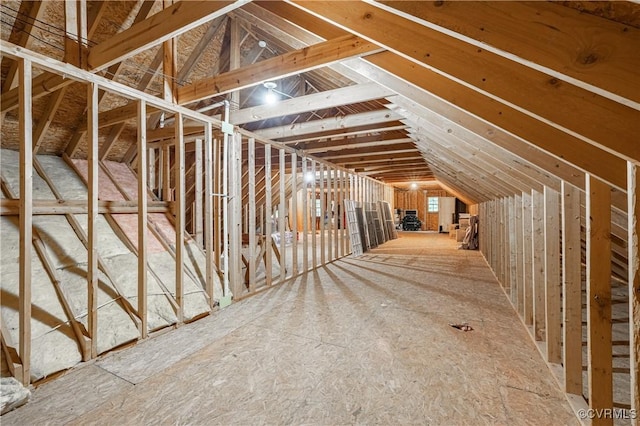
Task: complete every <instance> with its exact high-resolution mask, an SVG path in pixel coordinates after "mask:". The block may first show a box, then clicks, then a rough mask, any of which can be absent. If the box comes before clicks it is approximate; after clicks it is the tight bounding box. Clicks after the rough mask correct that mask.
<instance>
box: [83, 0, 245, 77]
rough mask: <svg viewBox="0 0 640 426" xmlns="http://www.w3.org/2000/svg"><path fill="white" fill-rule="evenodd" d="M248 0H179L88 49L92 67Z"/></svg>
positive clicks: (160, 40)
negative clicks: (195, 0)
mask: <svg viewBox="0 0 640 426" xmlns="http://www.w3.org/2000/svg"><path fill="white" fill-rule="evenodd" d="M244 3H246V0H238V1H234V2H228V1H200V2H197V3H195V2H177V3H175V4H174V5H172V6H170V7H167V8H166V9H163V10H162V11H160V12H158V13H156V14H155V15H153V16H151V17H149V18H147V19H145V20H144V21H141V22H139V23H137V24H135V25H132V26H131V27H130V28H129V29H127V30H125V31H122V32H120V33H118V34H116V35H114V36H113V37H111V38H109V39H108V40H106V41H104V42H102V43H100V44H98V45H96V46H94V47H92V48H91V49H90V50H89V56H88V62H89V68H90V69H92V70H94V71H98V70H100V69H104V68H106V67H108V66H110V65H112V64H115V63H117V62H121V61H123V60H124V59H127V58H130V57H131V56H134V55H136V54H138V53H140V52H142V51H144V50H146V49H149V48H151V47H153V46H157V45H159V44H160V43H163V42H165V41H167V40H169V39H171V38H173V37H176V36H178V35H180V34H183V33H185V32H187V31H189V30H191V29H193V28H195V27H197V26H199V25H202V24H204V23H205V22H207V21H210V20H212V19H215V18H217V17H218V16H222V15H224V14H226V13H227V12H229V11H231V10H233V9H235V8H237V7H240V6H242V5H243V4H244Z"/></svg>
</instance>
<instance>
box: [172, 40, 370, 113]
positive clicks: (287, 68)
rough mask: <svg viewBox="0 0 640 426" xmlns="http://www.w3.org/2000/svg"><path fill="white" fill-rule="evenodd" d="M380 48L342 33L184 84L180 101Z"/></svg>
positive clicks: (180, 90)
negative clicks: (307, 45) (338, 35)
mask: <svg viewBox="0 0 640 426" xmlns="http://www.w3.org/2000/svg"><path fill="white" fill-rule="evenodd" d="M379 51H380V48H379V47H378V46H377V45H375V44H373V43H370V42H367V41H365V40H362V39H360V38H359V37H355V36H352V35H343V36H341V37H337V38H335V39H333V40H329V41H326V42H322V43H318V44H315V45H313V46H309V47H306V48H304V49H300V50H295V51H293V52H287V53H284V54H282V55H280V56H276V57H273V58H269V59H265V60H263V61H260V62H257V63H255V64H253V65H248V66H245V67H241V68H238V69H234V70H230V71H229V72H226V73H223V74H220V75H217V76H215V77H210V78H207V79H204V80H200V81H197V82H195V83H193V84H190V85H187V86H183V87H181V88H179V90H178V102H179V103H180V104H182V105H184V104H188V103H191V102H195V101H198V100H202V99H206V98H209V97H212V96H215V95H221V94H225V93H229V92H233V91H236V90H240V89H244V88H246V87H250V86H254V85H256V84H259V83H262V82H264V81H267V80H272V79H280V78H284V77H287V76H290V75H293V74H297V73H300V72H305V71H309V70H312V69H314V68H319V67H322V66H326V65H328V64H331V63H333V62H337V61H340V60H344V59H347V58H352V57H358V56H363V55H367V54H371V53H374V52H379Z"/></svg>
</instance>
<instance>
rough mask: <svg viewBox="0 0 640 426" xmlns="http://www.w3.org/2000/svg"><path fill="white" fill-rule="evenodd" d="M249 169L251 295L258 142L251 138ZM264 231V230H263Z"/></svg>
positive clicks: (252, 288) (253, 282)
mask: <svg viewBox="0 0 640 426" xmlns="http://www.w3.org/2000/svg"><path fill="white" fill-rule="evenodd" d="M247 151H248V162H249V165H248V169H249V213H248V214H249V229H248V230H247V232H248V233H249V254H248V256H249V266H247V267H248V268H249V274H248V276H249V282H248V285H249V293H253V292H254V291H255V286H256V263H257V262H259V261H260V259H256V254H257V252H258V250H257V248H256V140H255V139H254V138H249V142H248V150H247ZM262 231H264V230H262Z"/></svg>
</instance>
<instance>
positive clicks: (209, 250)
mask: <svg viewBox="0 0 640 426" xmlns="http://www.w3.org/2000/svg"><path fill="white" fill-rule="evenodd" d="M214 152H215V151H214V149H213V135H212V128H211V123H205V125H204V217H205V220H204V252H205V256H206V262H207V265H206V274H207V275H206V291H207V295H208V296H209V307H210V308H211V309H213V307H214V306H215V296H216V294H215V292H214V284H213V283H214V276H215V273H216V271H215V266H216V263H215V261H214V256H215V252H216V251H217V250H216V249H215V248H214V239H213V235H214V221H215V215H214V209H213V191H214V184H213V183H214V182H213V176H214V173H215V174H216V175H217V174H218V171H219V169H214V160H213V155H214Z"/></svg>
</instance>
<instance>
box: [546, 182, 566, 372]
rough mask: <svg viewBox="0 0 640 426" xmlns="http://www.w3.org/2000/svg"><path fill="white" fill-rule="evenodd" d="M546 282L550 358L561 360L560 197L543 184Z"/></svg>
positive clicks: (556, 361)
mask: <svg viewBox="0 0 640 426" xmlns="http://www.w3.org/2000/svg"><path fill="white" fill-rule="evenodd" d="M543 195H544V283H545V293H544V296H545V303H546V305H545V325H546V341H547V361H548V362H551V363H556V364H559V363H560V362H561V361H562V328H561V325H562V319H561V316H562V312H561V307H562V299H561V289H562V287H561V281H560V198H559V194H558V192H557V191H554V190H553V189H551V188H549V187H548V186H545V187H544V194H543Z"/></svg>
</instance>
